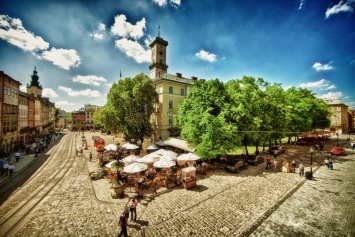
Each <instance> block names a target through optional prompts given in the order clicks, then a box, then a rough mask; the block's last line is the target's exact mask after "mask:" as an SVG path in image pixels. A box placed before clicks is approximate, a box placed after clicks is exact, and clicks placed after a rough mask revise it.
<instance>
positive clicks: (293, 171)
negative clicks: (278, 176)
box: [291, 160, 297, 173]
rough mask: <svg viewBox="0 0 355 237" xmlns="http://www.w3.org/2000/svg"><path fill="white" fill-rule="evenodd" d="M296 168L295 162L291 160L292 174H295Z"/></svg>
mask: <svg viewBox="0 0 355 237" xmlns="http://www.w3.org/2000/svg"><path fill="white" fill-rule="evenodd" d="M296 166H297V163H296V161H295V160H292V162H291V167H292V173H295V172H296Z"/></svg>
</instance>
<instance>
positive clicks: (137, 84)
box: [102, 73, 158, 141]
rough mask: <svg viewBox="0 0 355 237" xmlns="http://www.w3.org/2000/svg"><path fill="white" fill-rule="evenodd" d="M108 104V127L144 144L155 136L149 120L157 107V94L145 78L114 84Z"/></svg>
mask: <svg viewBox="0 0 355 237" xmlns="http://www.w3.org/2000/svg"><path fill="white" fill-rule="evenodd" d="M107 100H108V102H107V107H106V108H105V110H104V112H103V113H104V114H105V116H104V118H103V119H102V120H103V124H104V126H105V127H107V128H111V129H113V130H114V131H117V132H122V133H124V134H125V135H126V136H127V137H129V138H133V139H136V140H141V141H143V140H144V138H145V137H150V136H151V135H152V133H153V128H152V126H151V123H150V117H151V115H152V114H153V112H154V108H155V105H156V104H157V103H158V93H157V92H156V90H155V88H154V86H153V84H152V81H151V79H149V78H148V77H147V76H146V75H144V74H143V73H140V74H138V75H136V76H135V77H134V78H130V77H127V78H125V79H123V80H119V81H118V82H117V83H114V84H113V85H112V87H111V89H110V92H109V94H108V96H107Z"/></svg>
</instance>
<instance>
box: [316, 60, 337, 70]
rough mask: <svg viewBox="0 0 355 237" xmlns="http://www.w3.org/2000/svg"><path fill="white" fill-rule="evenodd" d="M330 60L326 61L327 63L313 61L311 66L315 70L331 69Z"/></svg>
mask: <svg viewBox="0 0 355 237" xmlns="http://www.w3.org/2000/svg"><path fill="white" fill-rule="evenodd" d="M331 63H332V62H330V63H328V64H321V63H315V64H313V66H312V67H313V68H314V69H316V71H326V70H332V69H334V67H333V66H331V65H330V64H331Z"/></svg>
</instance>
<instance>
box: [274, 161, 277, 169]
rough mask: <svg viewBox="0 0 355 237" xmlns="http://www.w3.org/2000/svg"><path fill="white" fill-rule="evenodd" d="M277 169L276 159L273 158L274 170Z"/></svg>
mask: <svg viewBox="0 0 355 237" xmlns="http://www.w3.org/2000/svg"><path fill="white" fill-rule="evenodd" d="M276 170H277V161H276V159H274V171H276Z"/></svg>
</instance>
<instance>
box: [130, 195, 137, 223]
mask: <svg viewBox="0 0 355 237" xmlns="http://www.w3.org/2000/svg"><path fill="white" fill-rule="evenodd" d="M137 205H138V201H137V199H135V198H133V199H132V200H131V201H130V203H129V211H130V212H131V221H132V220H133V221H137Z"/></svg>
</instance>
